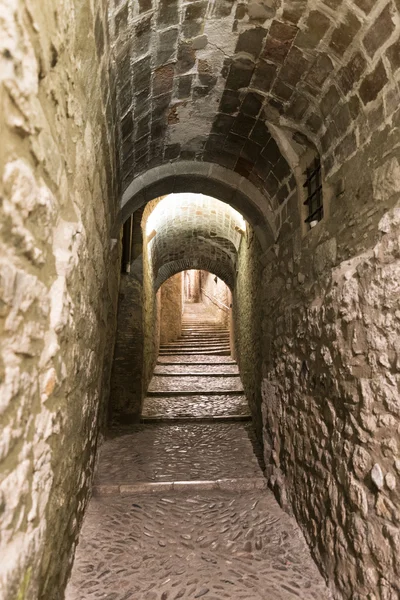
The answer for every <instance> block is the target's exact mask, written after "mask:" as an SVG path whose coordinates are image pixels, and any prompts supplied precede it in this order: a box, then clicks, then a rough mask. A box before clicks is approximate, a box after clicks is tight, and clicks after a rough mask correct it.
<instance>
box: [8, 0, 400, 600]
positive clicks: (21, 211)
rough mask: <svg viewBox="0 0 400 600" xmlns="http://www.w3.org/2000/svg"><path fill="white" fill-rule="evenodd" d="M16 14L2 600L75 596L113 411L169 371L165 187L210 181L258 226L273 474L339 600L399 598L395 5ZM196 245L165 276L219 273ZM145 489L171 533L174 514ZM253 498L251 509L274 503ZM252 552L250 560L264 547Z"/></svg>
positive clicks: (177, 518)
mask: <svg viewBox="0 0 400 600" xmlns="http://www.w3.org/2000/svg"><path fill="white" fill-rule="evenodd" d="M0 12H1V19H0V29H1V31H0V73H1V75H0V88H1V89H0V101H1V110H0V125H1V131H2V146H1V149H0V197H1V203H0V210H1V219H0V223H1V226H0V336H1V338H0V419H1V428H0V429H1V444H0V461H1V463H0V473H1V477H0V479H1V484H0V485H1V491H0V507H1V511H2V518H1V520H0V544H1V546H0V554H1V556H6V557H7V559H6V560H2V561H1V563H0V596H2V597H4V598H5V599H6V600H15V598H21V599H22V598H23V599H24V600H27V599H29V600H31V599H32V600H36V599H40V600H59V599H60V598H61V597H62V595H63V593H64V592H63V591H64V589H65V586H66V582H67V580H68V576H69V573H70V570H71V564H72V561H73V552H74V548H75V545H76V542H77V539H78V534H79V531H80V527H81V524H82V521H83V516H84V513H85V510H86V507H87V505H88V502H89V498H90V494H91V490H92V478H93V473H94V469H95V465H96V464H97V457H98V448H99V447H100V446H101V445H102V442H103V438H104V435H105V434H106V432H107V427H106V422H107V420H108V416H109V415H110V414H115V413H117V414H120V415H121V414H127V413H128V412H129V411H127V410H126V408H127V407H129V406H131V405H133V404H134V402H137V401H138V402H139V405H140V403H141V401H142V399H143V394H144V390H145V389H147V387H148V385H149V382H150V379H151V375H152V364H153V361H154V356H155V348H156V346H157V344H154V339H155V338H154V336H153V334H152V333H151V332H152V331H154V330H156V329H157V327H156V324H157V322H158V318H159V317H158V313H157V302H158V301H157V294H155V288H154V285H153V283H152V282H151V273H150V272H146V268H143V265H144V264H147V262H146V261H147V255H146V256H145V252H147V249H146V250H145V251H144V252H143V250H142V249H143V247H144V246H146V244H145V245H143V238H142V235H141V220H142V218H146V216H147V215H148V212H149V211H150V209H151V208H152V207H153V206H154V205H153V204H152V203H153V202H156V201H155V200H154V199H155V198H160V197H161V196H163V195H166V194H170V193H181V192H192V193H203V194H205V195H211V196H213V197H214V198H217V199H218V200H220V201H222V202H225V203H227V204H228V205H229V206H231V207H232V208H234V209H236V210H238V211H239V212H240V213H241V214H242V215H243V217H244V218H245V220H246V221H247V224H248V227H246V233H245V235H242V237H241V244H240V248H239V251H238V252H237V257H236V262H235V267H234V268H233V263H232V261H231V262H225V263H224V271H223V272H222V271H221V272H220V274H219V276H220V277H224V278H231V279H234V282H233V283H232V281H231V283H230V285H231V287H232V291H233V304H234V309H235V311H236V314H237V323H236V325H237V327H236V330H235V331H236V338H237V343H238V345H239V348H238V361H239V364H240V368H241V375H242V380H243V386H244V389H245V391H246V394H247V396H248V398H249V403H250V406H253V407H257V410H253V409H252V414H253V415H254V420H255V422H256V424H257V423H258V425H257V431H258V435H259V438H260V439H261V438H262V442H263V454H264V461H265V466H266V471H265V473H266V479H267V481H268V485H269V487H270V488H271V489H272V490H273V492H274V495H275V497H276V498H277V499H278V501H279V502H280V504H281V505H282V506H284V507H285V508H286V509H287V510H289V511H292V512H293V514H294V516H295V518H296V520H297V523H298V524H299V526H300V527H301V529H302V531H303V533H304V535H305V537H306V540H307V544H308V546H309V548H310V549H311V551H312V554H313V557H314V559H315V561H316V563H317V565H318V567H319V569H320V571H321V573H322V574H323V576H324V578H325V580H326V581H327V582H328V585H329V586H330V588H331V589H332V593H333V595H334V597H335V598H338V599H344V600H364V598H369V599H371V600H372V599H374V600H375V599H377V600H397V598H398V596H399V594H400V589H399V584H398V581H399V569H400V567H399V560H398V551H397V546H398V538H399V523H400V518H399V514H398V505H399V501H400V500H399V493H400V492H399V490H400V484H399V476H400V465H399V444H400V440H399V404H400V403H399V367H398V355H399V347H398V339H399V334H400V331H399V318H398V310H399V305H398V296H399V279H400V266H399V249H398V245H399V235H398V234H399V226H400V225H399V214H398V213H399V199H400V183H399V182H400V166H399V165H400V141H399V139H400V136H399V124H400V112H399V106H400V102H399V100H400V95H399V76H400V61H399V55H400V52H399V33H400V7H399V2H398V0H375V1H372V0H313V1H311V0H255V1H251V2H242V1H241V0H215V1H214V0H213V1H212V2H207V1H203V0H195V1H193V2H186V1H183V0H139V2H135V1H133V0H102V1H101V2H94V3H93V2H89V0H70V1H68V2H67V1H64V0H62V1H61V2H57V3H55V2H54V0H29V2H28V1H27V0H3V4H2V7H1V9H0ZM122 229H123V230H124V234H123V236H122V235H121V232H122ZM150 233H151V232H150ZM121 237H122V238H123V242H122V240H121ZM121 242H122V243H121ZM209 247H210V245H209V243H207V244H205V243H203V249H204V250H205V249H206V248H208V249H209ZM236 250H237V249H236ZM232 253H233V250H232ZM121 254H122V255H123V260H122V261H121ZM225 255H226V254H223V255H222V254H221V255H220V254H218V258H221V257H222V256H225ZM215 256H216V254H215ZM193 260H194V254H192V255H191V256H189V255H188V256H185V257H181V258H176V259H175V260H174V261H171V262H172V263H175V264H174V266H173V268H172V266H171V268H168V267H167V266H160V267H159V268H158V266H157V269H158V271H159V272H160V279H159V283H161V281H162V280H164V279H165V278H166V277H168V276H169V275H171V274H172V272H173V271H175V269H178V267H179V269H181V268H182V269H183V268H185V269H187V268H190V267H194V268H210V269H213V270H214V271H217V261H214V264H213V266H211V263H210V262H207V264H206V263H205V262H201V263H200V262H199V263H197V264H195V263H194V262H193ZM121 262H122V264H123V269H122V273H121V269H120V266H121ZM223 262H224V261H222V259H221V260H218V264H220V263H221V264H222V263H223ZM166 264H167V263H165V265H166ZM228 265H229V266H228ZM127 266H129V269H130V274H129V275H128V274H127ZM163 269H164V271H163ZM168 281H169V280H168ZM164 283H165V282H164ZM150 284H151V285H150ZM157 285H158V283H157V284H156V286H155V287H157ZM162 293H163V292H159V295H161V296H162ZM144 307H145V310H144ZM143 328H144V329H145V330H146V331H148V332H150V333H151V335H150V334H149V335H147V336H143V330H144V329H143ZM116 331H118V335H117V336H116ZM151 340H153V342H151ZM132 341H134V343H133V342H132ZM143 357H145V360H143ZM132 364H133V365H138V364H144V365H145V367H143V368H141V369H138V370H137V372H133V371H132ZM123 373H127V374H128V375H127V376H126V379H124V377H123ZM116 375H117V376H116ZM110 389H111V394H110ZM126 389H129V390H130V393H131V396H127V395H125V393H124V390H126ZM257 411H258V412H257ZM132 415H133V416H132ZM257 415H258V417H257ZM131 416H132V420H134V419H135V418H137V416H138V415H137V414H136V415H135V414H134V411H131ZM257 419H258V421H257ZM127 420H129V419H127ZM239 437H240V436H239ZM138 439H139V438H138ZM182 439H184V436H183V437H182ZM215 439H216V441H218V444H219V445H218V444H217V446H218V447H219V448H223V447H229V446H230V445H231V446H233V443H232V440H230V442H229V443H228V441H227V440H226V439H225V442H226V444H225V446H224V441H223V439H222V438H221V439H219V440H217V438H215ZM155 446H157V444H155V440H154V438H153V439H152V440H151V443H150V447H153V448H154V447H155ZM172 446H173V444H172V445H171V447H172ZM205 446H206V444H205ZM210 448H214V449H215V452H216V453H217V452H218V450H217V449H216V446H215V445H214V446H213V444H212V443H211V442H210ZM247 448H249V446H247ZM172 451H173V449H172V450H171V452H172ZM167 454H168V453H167ZM243 456H247V457H248V458H249V461H248V462H247V464H252V462H251V456H252V455H251V456H250V455H249V454H246V452H245V450H244V451H243ZM191 459H192V461H193V463H195V462H196V458H195V456H193V455H192V456H191ZM110 460H112V457H110ZM113 460H114V461H118V460H120V461H121V462H123V456H122V454H121V455H119V454H118V453H116V455H115V457H114V458H113ZM212 464H214V463H212V461H211V460H210V465H212ZM238 464H242V463H240V461H239V462H238ZM164 466H165V463H160V470H162V469H163V468H164ZM214 474H215V472H214ZM204 477H205V475H204ZM204 481H205V479H204ZM114 491H115V490H114ZM240 498H241V500H240ZM240 498H239V497H238V499H236V500H235V501H237V502H238V504H237V505H235V510H233V509H232V510H233V512H238V513H239V514H241V511H242V510H243V511H247V508H246V507H245V506H243V505H241V504H240V502H241V501H243V502H244V500H243V498H242V497H240ZM114 500H115V498H114V496H111V499H110V500H109V504H108V506H109V505H110V504H113V502H114ZM219 501H221V502H223V499H220V500H219ZM255 502H256V499H255V498H254V501H252V502H250V504H249V505H251V506H253V505H254V506H255ZM106 504H107V501H105V506H106ZM115 504H116V505H117V504H118V507H117V512H118V511H119V512H118V515H119V517H118V518H120V519H121V522H122V523H123V524H125V523H126V522H127V521H129V522H130V523H131V522H133V521H134V519H135V518H136V517H135V512H134V510H135V507H132V506H131V507H130V509H129V510H132V511H133V512H132V513H130V512H128V513H124V512H123V507H122V504H119V500H118V502H115ZM132 504H133V503H132ZM135 504H136V503H135ZM150 504H151V502H150V503H149V504H148V505H146V506H148V509H149V511H150V512H149V514H150V513H151V514H152V515H153V514H154V522H156V521H157V518H158V517H157V516H156V515H158V516H159V515H160V511H163V510H165V506H164V504H163V503H161V504H157V502H156V501H155V504H154V505H153V506H150ZM165 504H166V505H168V502H167V503H165ZM189 504H190V502H189ZM210 504H212V501H211V500H210V502H209V503H208V504H207V506H206V505H205V504H204V505H201V507H200V508H199V514H202V515H203V519H204V522H206V523H209V530H208V531H212V528H213V523H212V518H211V517H210V514H211V513H210V511H208V509H207V507H208V506H209V505H210ZM246 506H247V505H246ZM259 506H262V510H261V509H260V513H258V512H257V510H258V509H257V508H256V506H255V508H254V509H252V510H253V513H252V515H253V516H251V515H250V513H249V512H246V515H247V516H248V518H249V520H251V519H254V521H255V522H260V521H257V519H258V518H259V519H260V520H261V521H262V519H265V518H266V516H265V515H266V514H267V512H268V507H266V506H265V505H264V504H263V503H262V502H261V503H259ZM153 509H154V512H151V511H152V510H153ZM186 509H187V504H185V505H180V506H179V507H178V508H176V512H174V511H172V513H171V512H170V513H168V514H169V516H170V517H171V521H170V522H171V523H173V524H174V525H175V524H177V523H181V522H182V520H183V518H182V515H184V513H185V510H186ZM174 510H175V509H174ZM210 510H211V512H212V509H210ZM226 510H227V511H228V512H227V514H228V513H229V515H230V518H232V520H234V519H235V518H236V517H235V515H233V514H232V512H229V510H230V509H229V507H226ZM121 515H122V516H121ZM127 515H128V516H127ZM103 516H104V518H105V519H106V516H105V515H103ZM275 517H276V514H275V516H271V519H272V520H274V519H275ZM118 518H117V517H116V520H118ZM282 522H283V521H282ZM224 526H225V525H221V529H223V528H224ZM235 527H236V525H235V524H233V526H232V529H231V531H232V532H233V534H232V535H236V534H237V533H238V531H236V530H235ZM234 530H235V531H234ZM235 532H236V533H235ZM150 534H151V535H153V536H154V539H155V540H157V548H163V547H164V548H165V546H162V545H159V544H158V540H160V541H161V544H162V543H163V542H164V538H163V537H162V536H161V535H160V534H159V530H157V529H155V530H154V531H152V532H150ZM197 534H198V537H201V536H203V535H204V540H206V542H205V544H207V543H208V542H209V546H208V547H209V548H213V546H212V544H213V543H214V542H215V539H214V538H213V535H212V534H210V533H204V531H203V532H198V531H197V530H196V532H195V533H193V532H192V533H190V532H184V535H186V536H187V535H192V536H193V537H192V539H186V538H183V539H184V540H185V544H186V543H187V544H188V545H189V546H190V544H191V543H194V542H193V539H194V537H195V536H196V535H197ZM251 535H252V534H251V533H249V536H251ZM254 535H256V533H254ZM283 535H284V534H283V533H282V536H283ZM285 535H286V534H285ZM145 537H147V536H145ZM135 539H136V538H135ZM148 539H149V540H150V539H153V538H150V537H148ZM196 539H197V537H196ZM141 540H142V538H141ZM230 542H231V540H228V541H227V542H226V544H227V546H225V545H224V544H223V547H224V548H226V547H228V549H229V548H231V547H232V546H231V545H230ZM135 543H136V542H135ZM137 544H138V547H139V546H140V541H138V542H137ZM188 545H186V546H185V552H186V549H187V547H188ZM258 545H260V544H259V542H258ZM119 550H121V549H120V548H119ZM140 550H143V552H142V553H141V552H140ZM236 550H238V552H239V553H241V552H246V553H247V552H249V545H248V544H247V546H246V543H244V545H243V547H242V546H241V547H240V548H239V549H238V548H237V547H236V546H235V552H236ZM251 550H252V552H253V551H254V554H252V558H251V559H250V560H249V562H250V563H252V560H258V558H260V557H261V558H262V557H266V556H268V550H267V549H266V547H265V545H263V543H262V544H261V549H260V550H259V549H258V548H256V542H254V543H253V541H251ZM153 551H154V548H153V547H151V548H150V551H149V553H147V550H146V548H144V546H143V547H139V550H138V555H140V556H141V555H142V554H144V555H145V556H148V555H152V552H153ZM182 552H183V551H182ZM256 552H260V554H257V553H256ZM55 556H56V557H57V560H54V557H55ZM246 557H247V558H249V557H248V556H247V554H246ZM206 558H210V563H208V561H207V560H206V559H204V560H203V559H201V560H202V562H201V563H199V567H198V572H199V573H201V572H202V570H201V565H202V564H203V563H207V564H214V563H213V562H212V561H213V560H214V559H215V557H214V555H213V556H210V555H209V554H207V555H206ZM243 560H246V559H243ZM271 560H272V557H271ZM217 562H218V561H217ZM252 564H254V563H252ZM257 564H258V563H257ZM153 566H154V572H156V571H157V567H158V565H157V564H156V563H155V564H154V565H153ZM304 572H307V573H308V571H306V570H305V571H304ZM196 577H199V576H198V575H197V574H196ZM166 579H167V577H166ZM228 579H229V577H228ZM243 581H244V582H245V583H244V584H243ZM243 581H242V582H240V585H242V584H243V585H246V583H248V579H246V578H245V577H244V578H243ZM197 584H198V588H196V590H195V591H193V594H198V593H199V594H200V593H201V594H202V595H204V597H207V594H209V595H210V594H211V592H209V591H208V592H205V591H204V590H205V588H206V587H207V586H205V585H204V587H202V585H201V584H200V580H198V581H197ZM271 585H272V584H271ZM114 587H115V589H114ZM116 589H117V586H113V591H112V593H114V594H117V593H118V592H117V591H115V590H116ZM210 589H211V588H210ZM240 589H241V593H242V591H243V594H244V595H245V594H246V593H247V592H246V590H243V589H242V588H240ZM264 589H268V585H266V586H265V587H264ZM264 589H263V591H262V593H264ZM271 589H272V588H271ZM292 589H296V587H295V586H294V588H292ZM158 591H160V594H159V595H160V596H162V594H163V593H164V591H163V590H157V592H158ZM214 591H215V590H214ZM286 591H287V593H288V594H289V593H291V592H289V591H288V590H286ZM180 592H181V590H178V591H177V592H176V594H179V593H180ZM129 593H131V592H130V591H129ZM136 593H137V592H136V590H134V591H133V592H132V594H133V595H135V594H136ZM154 593H156V592H155V590H154V589H150V587H149V589H148V590H146V594H148V596H149V600H150V599H151V598H152V596H153V597H154ZM188 593H189V592H188ZM190 593H192V592H190ZM260 593H261V592H260ZM274 593H275V590H274ZM126 594H128V592H126ZM216 594H217V592H216ZM202 595H200V596H199V597H202ZM156 597H157V596H156ZM319 597H321V596H319ZM168 600H170V598H169V597H168Z"/></svg>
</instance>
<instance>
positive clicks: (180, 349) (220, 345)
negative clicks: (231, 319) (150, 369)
mask: <svg viewBox="0 0 400 600" xmlns="http://www.w3.org/2000/svg"><path fill="white" fill-rule="evenodd" d="M196 306H197V305H196V304H189V305H187V307H186V309H185V312H184V314H183V318H182V334H181V336H180V338H179V339H178V340H177V341H174V342H169V343H168V344H164V345H162V346H160V356H161V357H162V356H195V355H201V356H203V355H216V356H230V347H229V330H228V329H227V327H224V326H223V325H221V324H220V323H219V322H218V321H216V320H215V317H213V316H212V315H210V313H208V312H207V311H205V310H202V308H203V307H202V305H199V307H198V310H197V311H196V309H195V308H194V307H196ZM200 319H201V320H200ZM204 364H207V362H205V363H204Z"/></svg>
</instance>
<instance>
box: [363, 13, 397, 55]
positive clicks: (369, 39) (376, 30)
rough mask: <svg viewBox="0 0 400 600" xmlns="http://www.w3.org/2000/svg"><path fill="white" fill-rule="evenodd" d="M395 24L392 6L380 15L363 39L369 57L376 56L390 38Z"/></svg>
mask: <svg viewBox="0 0 400 600" xmlns="http://www.w3.org/2000/svg"><path fill="white" fill-rule="evenodd" d="M394 27H395V25H394V22H393V16H392V12H391V7H390V4H388V5H387V6H386V7H385V8H384V10H383V11H382V12H381V13H380V14H379V16H378V17H377V18H376V20H375V21H374V23H372V25H371V27H370V29H369V30H368V32H367V34H366V35H365V36H364V38H363V44H364V47H365V49H366V51H367V52H368V54H369V56H371V57H372V56H374V54H375V53H376V52H377V50H378V49H379V48H380V47H381V46H383V44H384V43H385V42H386V41H387V40H388V39H389V38H390V36H391V34H392V33H393V31H394Z"/></svg>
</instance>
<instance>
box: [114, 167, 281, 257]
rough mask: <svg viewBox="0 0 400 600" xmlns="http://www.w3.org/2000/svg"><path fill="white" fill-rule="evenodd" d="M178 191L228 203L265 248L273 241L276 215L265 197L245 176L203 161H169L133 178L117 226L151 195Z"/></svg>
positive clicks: (125, 194) (151, 197) (151, 196)
mask: <svg viewBox="0 0 400 600" xmlns="http://www.w3.org/2000/svg"><path fill="white" fill-rule="evenodd" d="M180 192H191V193H198V194H207V195H209V196H212V197H213V198H216V199H218V200H221V201H222V202H226V203H227V204H229V205H230V206H231V207H233V208H234V209H236V210H237V211H238V212H240V213H241V214H242V215H243V217H244V218H245V219H246V220H247V221H248V222H249V223H250V224H251V226H252V227H253V229H254V230H255V233H256V235H257V237H258V239H259V241H260V245H261V247H262V249H263V250H264V251H266V250H268V248H270V247H271V245H272V244H273V243H274V242H275V240H276V237H277V231H276V227H275V217H274V214H273V211H272V210H271V208H270V206H269V204H268V201H267V198H265V196H264V195H263V194H262V193H261V192H260V191H259V190H257V188H256V187H255V186H253V185H252V184H251V183H249V181H247V180H246V179H245V178H244V177H242V176H240V175H238V174H237V173H234V172H231V171H229V170H228V169H226V168H224V167H221V166H220V165H213V164H210V163H205V162H202V163H200V162H199V163H196V162H192V161H181V162H179V163H168V164H166V165H162V166H159V167H155V168H154V169H150V170H149V171H147V172H146V173H144V174H143V175H141V176H139V177H137V178H135V179H134V180H133V181H132V182H131V184H130V185H129V187H128V188H127V189H126V190H125V192H124V194H123V196H122V199H121V203H120V214H119V219H118V222H117V225H116V228H117V227H119V226H120V223H121V222H124V221H125V220H126V219H127V217H128V216H129V215H130V214H132V213H133V212H135V211H136V210H138V208H140V207H141V206H143V205H144V204H145V203H146V202H148V201H150V200H152V199H153V198H155V197H158V196H162V195H167V194H171V193H180Z"/></svg>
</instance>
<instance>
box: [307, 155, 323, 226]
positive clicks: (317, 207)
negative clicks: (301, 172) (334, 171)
mask: <svg viewBox="0 0 400 600" xmlns="http://www.w3.org/2000/svg"><path fill="white" fill-rule="evenodd" d="M305 176H306V182H305V183H304V186H303V187H305V188H307V199H306V201H305V202H304V204H305V205H306V206H308V216H307V218H306V219H305V222H306V223H309V224H310V227H313V225H314V224H315V222H318V221H320V220H321V219H322V217H323V216H324V206H323V199H322V180H321V162H320V160H319V158H315V159H314V161H313V162H312V163H311V165H310V166H309V167H308V168H307V170H306V172H305Z"/></svg>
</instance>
